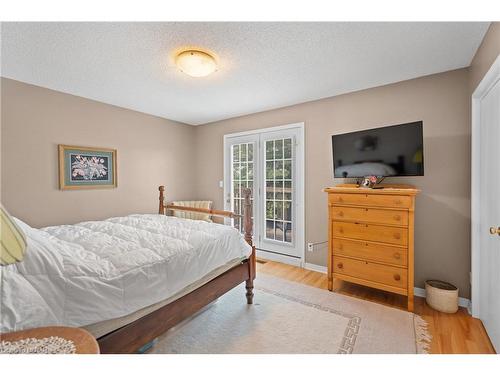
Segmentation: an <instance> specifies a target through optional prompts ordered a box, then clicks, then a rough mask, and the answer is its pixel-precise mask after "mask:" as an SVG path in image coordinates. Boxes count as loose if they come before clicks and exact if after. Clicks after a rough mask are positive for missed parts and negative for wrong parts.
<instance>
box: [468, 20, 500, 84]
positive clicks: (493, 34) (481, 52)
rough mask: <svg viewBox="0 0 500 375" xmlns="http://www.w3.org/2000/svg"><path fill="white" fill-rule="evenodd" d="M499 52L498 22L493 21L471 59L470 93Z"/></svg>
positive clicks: (499, 30) (499, 33) (499, 34)
mask: <svg viewBox="0 0 500 375" xmlns="http://www.w3.org/2000/svg"><path fill="white" fill-rule="evenodd" d="M499 54H500V22H493V23H492V24H491V25H490V27H489V29H488V31H487V33H486V35H485V36H484V39H483V42H482V43H481V45H480V46H479V48H478V50H477V52H476V55H475V56H474V58H473V59H472V62H471V65H470V67H469V70H470V91H471V94H472V92H474V90H475V89H476V87H477V85H478V84H479V82H481V79H483V77H484V75H485V74H486V72H487V71H488V70H489V68H490V66H491V65H492V64H493V63H494V62H495V59H496V58H497V56H498V55H499Z"/></svg>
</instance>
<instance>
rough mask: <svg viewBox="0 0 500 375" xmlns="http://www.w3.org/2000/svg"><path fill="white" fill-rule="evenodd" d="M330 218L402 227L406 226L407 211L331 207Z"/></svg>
mask: <svg viewBox="0 0 500 375" xmlns="http://www.w3.org/2000/svg"><path fill="white" fill-rule="evenodd" d="M330 217H331V218H332V219H334V220H347V221H357V222H368V223H379V224H394V225H403V226H407V225H408V211H396V210H382V209H377V208H361V207H342V206H331V207H330Z"/></svg>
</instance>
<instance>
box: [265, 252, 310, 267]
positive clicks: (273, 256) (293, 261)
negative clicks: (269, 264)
mask: <svg viewBox="0 0 500 375" xmlns="http://www.w3.org/2000/svg"><path fill="white" fill-rule="evenodd" d="M255 255H256V256H257V258H260V259H266V260H272V261H273V262H280V263H285V264H289V265H292V266H297V267H302V259H300V258H294V257H289V256H287V255H282V254H277V253H270V252H268V251H263V250H259V249H256V250H255Z"/></svg>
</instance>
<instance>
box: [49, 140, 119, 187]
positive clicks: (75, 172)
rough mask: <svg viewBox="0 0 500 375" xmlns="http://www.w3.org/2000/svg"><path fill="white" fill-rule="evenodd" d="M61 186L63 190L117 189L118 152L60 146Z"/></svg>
mask: <svg viewBox="0 0 500 375" xmlns="http://www.w3.org/2000/svg"><path fill="white" fill-rule="evenodd" d="M59 185H60V188H61V189H63V190H65V189H85V188H103V187H116V150H112V149H98V148H90V147H78V146H65V145H59Z"/></svg>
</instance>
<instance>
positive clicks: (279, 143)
mask: <svg viewBox="0 0 500 375" xmlns="http://www.w3.org/2000/svg"><path fill="white" fill-rule="evenodd" d="M265 166H266V173H265V179H266V181H265V186H266V195H265V199H266V206H265V208H266V212H265V217H266V231H265V237H266V238H267V239H272V240H275V241H281V242H288V243H291V242H292V237H293V223H292V207H293V204H292V203H293V202H292V192H293V191H292V188H293V185H292V178H293V176H292V139H291V138H285V139H275V140H269V141H266V142H265Z"/></svg>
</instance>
